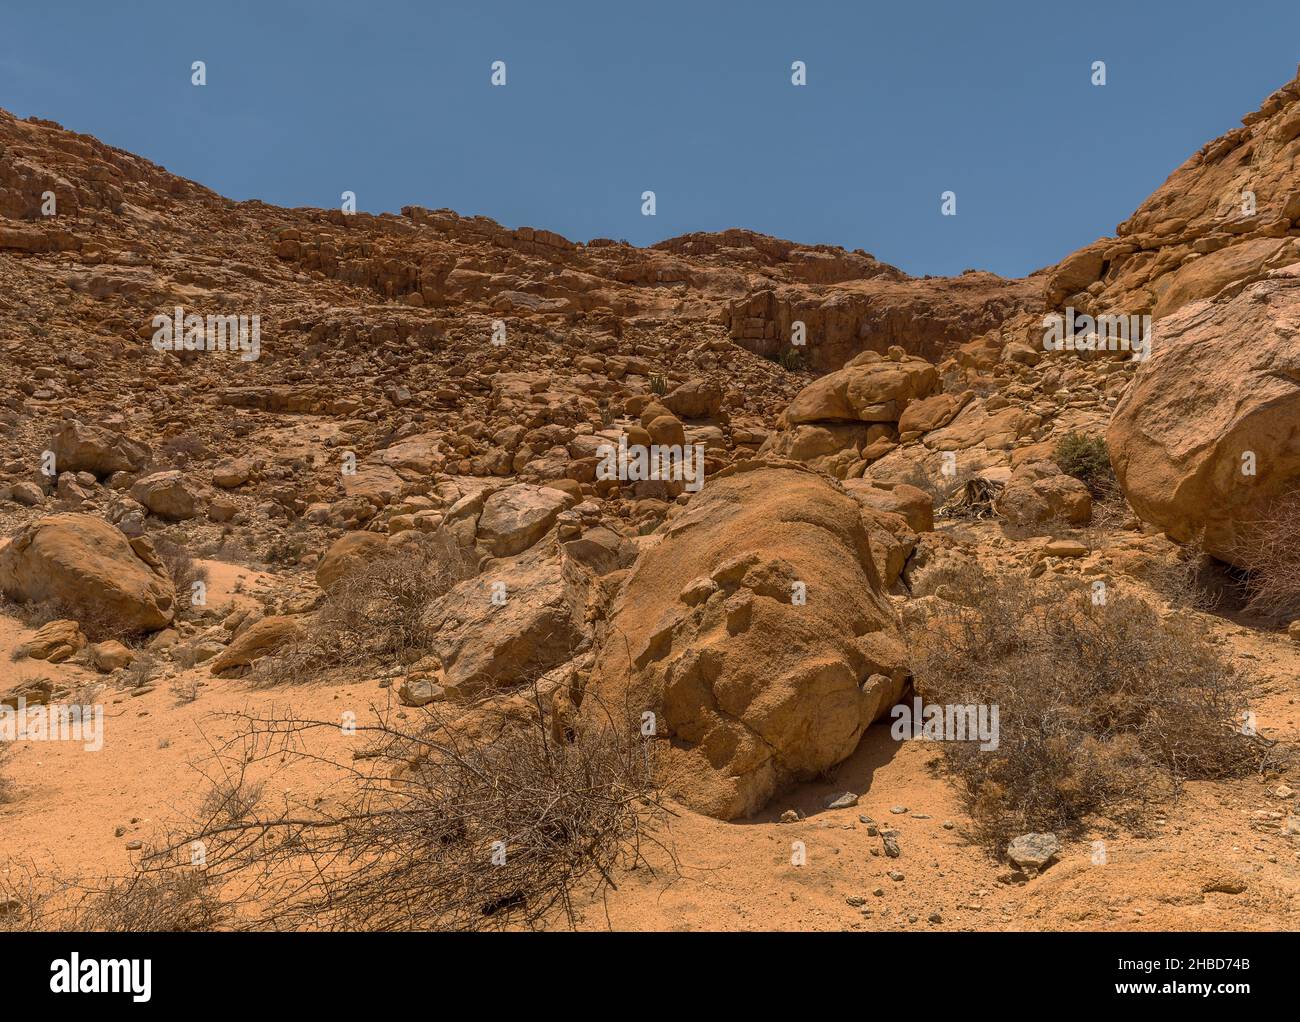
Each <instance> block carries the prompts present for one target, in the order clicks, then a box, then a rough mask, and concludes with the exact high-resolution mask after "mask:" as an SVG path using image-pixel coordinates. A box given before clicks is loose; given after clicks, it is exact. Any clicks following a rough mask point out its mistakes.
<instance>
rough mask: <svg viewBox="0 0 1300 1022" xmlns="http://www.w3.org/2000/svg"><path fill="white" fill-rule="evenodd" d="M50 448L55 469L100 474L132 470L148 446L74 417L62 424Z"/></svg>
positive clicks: (142, 460) (145, 456)
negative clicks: (88, 424) (89, 424)
mask: <svg viewBox="0 0 1300 1022" xmlns="http://www.w3.org/2000/svg"><path fill="white" fill-rule="evenodd" d="M51 450H53V451H54V464H55V467H56V468H57V469H58V471H60V472H93V473H94V474H95V475H97V476H99V477H101V478H102V477H104V476H107V475H111V474H112V473H114V472H135V471H137V470H139V469H140V468H142V467H143V466H144V463H145V462H146V461H147V460H148V458H149V448H148V447H146V446H145V445H144V444H142V443H139V442H137V441H135V440H132V439H131V438H130V437H128V436H123V435H122V434H121V433H114V432H112V431H111V430H108V429H104V428H103V427H101V426H87V425H84V424H83V423H80V422H78V421H76V420H75V419H71V420H69V421H67V422H65V423H64V424H63V427H62V428H61V429H60V430H59V432H58V434H57V435H56V436H55V438H54V443H53V444H52V445H51Z"/></svg>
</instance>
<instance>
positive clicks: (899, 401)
mask: <svg viewBox="0 0 1300 1022" xmlns="http://www.w3.org/2000/svg"><path fill="white" fill-rule="evenodd" d="M937 383H938V374H937V373H936V372H935V368H934V366H933V365H931V364H930V363H929V362H927V361H925V360H924V359H920V358H907V359H904V360H903V361H900V362H894V361H891V360H889V359H886V358H884V357H883V356H881V355H879V354H877V353H876V352H871V351H869V352H864V353H863V354H862V355H859V356H857V357H856V358H854V359H853V360H852V361H850V362H849V363H848V365H846V366H845V367H844V368H843V369H841V370H839V371H838V372H834V373H830V374H828V375H826V376H823V377H822V378H821V379H819V380H816V381H814V382H813V383H810V384H809V385H808V386H807V387H805V388H804V389H803V390H802V391H800V392H799V394H798V395H797V396H796V397H795V399H794V400H793V401H792V402H791V403H790V407H789V408H787V409H786V411H785V418H786V420H787V421H788V422H789V423H791V424H792V425H797V424H799V423H803V422H825V421H841V422H897V421H898V419H899V416H900V415H902V413H903V410H904V409H905V408H906V407H907V404H908V402H910V401H912V400H913V399H915V398H920V397H925V396H927V395H928V394H929V393H930V392H931V391H932V390H933V389H934V387H935V385H936V384H937Z"/></svg>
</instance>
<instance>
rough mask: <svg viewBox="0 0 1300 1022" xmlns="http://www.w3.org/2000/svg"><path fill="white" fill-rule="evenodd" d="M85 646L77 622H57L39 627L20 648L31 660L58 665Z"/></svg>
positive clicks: (84, 640) (84, 639)
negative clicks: (46, 661)
mask: <svg viewBox="0 0 1300 1022" xmlns="http://www.w3.org/2000/svg"><path fill="white" fill-rule="evenodd" d="M85 644H86V637H85V636H84V635H82V634H81V627H80V626H79V625H78V624H77V622H75V621H68V620H59V621H50V622H47V623H46V624H43V625H41V627H40V628H38V629H37V630H36V634H35V635H33V636H32V637H31V638H30V639H28V640H27V641H26V642H24V643H23V644H22V646H21V647H20V648H21V650H22V652H23V653H25V654H26V655H27V656H29V657H31V658H32V659H33V660H48V661H49V662H50V663H52V664H58V663H62V662H63V661H64V660H67V659H69V658H70V657H72V656H73V655H74V654H76V653H77V651H78V650H80V649H81V647H82V646H84V645H85Z"/></svg>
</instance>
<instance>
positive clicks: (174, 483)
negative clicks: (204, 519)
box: [131, 469, 198, 522]
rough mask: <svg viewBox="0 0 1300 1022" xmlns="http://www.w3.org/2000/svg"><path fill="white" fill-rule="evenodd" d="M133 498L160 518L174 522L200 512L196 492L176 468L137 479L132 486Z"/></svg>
mask: <svg viewBox="0 0 1300 1022" xmlns="http://www.w3.org/2000/svg"><path fill="white" fill-rule="evenodd" d="M131 499H132V500H137V501H139V502H140V503H141V504H143V505H144V506H145V507H147V508H148V509H149V510H150V511H152V512H153V513H154V514H156V515H157V516H158V517H159V518H168V519H170V520H172V521H174V522H178V521H183V520H184V519H186V518H193V517H194V516H195V515H197V514H198V511H197V509H196V507H195V498H194V494H193V492H192V491H191V490H190V487H189V485H188V484H187V483H186V481H185V477H184V476H183V475H182V474H181V473H180V472H179V471H177V470H176V469H169V470H167V471H166V472H154V473H151V474H150V475H147V476H145V477H144V478H142V479H137V480H136V481H135V483H134V484H133V485H132V486H131Z"/></svg>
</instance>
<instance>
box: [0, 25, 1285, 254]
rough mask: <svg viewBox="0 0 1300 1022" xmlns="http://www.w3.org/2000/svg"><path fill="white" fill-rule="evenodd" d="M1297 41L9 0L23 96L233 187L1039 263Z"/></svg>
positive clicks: (1209, 128)
mask: <svg viewBox="0 0 1300 1022" xmlns="http://www.w3.org/2000/svg"><path fill="white" fill-rule="evenodd" d="M1297 39H1300V4H1297V3H1296V0H1277V2H1274V0H1259V2H1245V3H1238V4H1223V3H1221V2H1215V3H1208V2H1205V0H1182V2H1166V0H1144V2H1133V0H1127V2H1123V3H1117V2H1111V0H1091V2H1089V3H1086V4H1077V3H1075V4H1066V3H1061V2H1059V0H1034V2H1019V0H1014V2H1012V0H1008V2H997V0H988V2H979V0H962V2H934V3H923V2H906V0H905V2H901V3H900V2H898V0H891V2H888V3H884V2H875V0H868V2H852V0H838V2H823V0H785V2H771V0H749V2H745V3H732V2H718V0H714V2H710V0H693V2H679V0H656V2H655V3H637V4H633V3H628V2H626V0H599V2H596V0H577V2H568V3H561V2H547V0H521V2H516V0H508V2H507V0H456V2H427V0H426V2H424V3H417V2H403V0H368V2H365V3H341V2H337V0H312V2H302V0H288V2H277V0H261V2H242V0H241V2H220V0H213V2H209V3H198V2H194V0H169V2H136V3H132V2H130V0H124V2H120V3H111V4H110V3H104V2H102V0H94V2H71V0H69V2H61V0H47V2H42V3H32V2H31V0H0V106H3V107H5V108H6V109H9V110H10V111H12V112H14V113H16V114H18V115H20V116H32V115H35V116H40V117H47V118H50V119H52V120H56V121H58V122H60V123H61V124H63V125H64V126H65V127H67V128H70V129H72V130H75V131H82V132H87V133H89V134H92V135H95V136H97V137H99V138H101V139H103V140H104V141H106V142H109V143H111V144H113V145H116V146H120V147H121V148H124V149H128V150H131V151H133V152H136V153H139V154H141V155H143V156H146V157H148V158H150V159H152V160H154V161H156V162H158V163H160V164H162V165H163V166H165V167H167V169H169V170H171V171H173V172H175V173H177V174H181V175H183V176H185V177H189V178H193V179H195V180H197V181H199V182H201V183H203V184H205V185H207V186H208V187H210V188H213V189H215V190H217V191H219V192H221V193H222V194H224V195H228V196H230V197H232V198H235V199H251V198H257V199H262V200H264V201H266V202H270V203H275V204H278V205H285V206H337V205H338V203H339V195H340V193H341V192H342V191H344V190H345V189H346V190H352V191H355V192H356V194H357V202H358V206H359V208H360V209H363V210H366V211H370V212H383V211H394V212H395V211H397V210H398V209H400V207H401V206H403V205H407V204H417V205H424V206H429V207H443V206H446V207H451V208H453V209H455V210H457V211H458V212H461V213H464V214H467V215H472V214H483V215H486V216H490V217H492V218H494V219H496V220H499V221H501V222H502V223H504V224H506V225H508V226H512V227H514V226H520V225H530V226H535V227H545V228H548V229H551V230H555V231H558V232H560V233H561V234H564V235H566V236H567V237H570V238H573V239H575V240H587V239H589V238H593V237H612V238H623V239H626V240H628V241H631V242H633V243H635V244H648V243H652V242H655V241H658V240H661V239H663V238H667V237H672V236H673V235H676V234H683V233H686V232H688V231H699V230H721V229H724V228H727V227H747V228H752V229H754V230H757V231H762V232H765V233H768V234H774V235H778V236H781V237H786V238H791V239H794V240H797V241H801V242H808V243H819V242H820V243H828V244H838V245H843V246H845V247H846V248H862V249H865V250H866V251H868V252H871V253H872V254H874V255H875V256H877V257H878V258H881V259H884V260H886V261H888V262H891V263H894V264H895V265H898V266H900V267H902V268H903V269H905V270H907V271H908V272H910V273H914V274H924V273H933V274H952V273H960V272H961V271H962V270H963V269H966V268H970V267H978V268H983V269H991V270H995V271H997V272H999V273H1004V274H1008V275H1015V274H1022V273H1027V272H1029V271H1031V270H1033V269H1036V268H1038V267H1040V266H1043V265H1047V264H1049V263H1053V262H1055V261H1057V260H1058V259H1060V258H1061V257H1062V256H1064V255H1066V254H1067V253H1069V252H1070V251H1072V250H1074V249H1075V248H1078V247H1079V246H1080V245H1083V244H1086V243H1087V242H1089V241H1091V240H1092V239H1094V238H1096V237H1098V236H1100V235H1102V234H1109V233H1111V232H1112V231H1113V230H1114V226H1115V224H1116V223H1118V222H1119V221H1120V220H1122V219H1123V218H1124V217H1126V216H1127V215H1128V214H1129V213H1130V212H1131V211H1132V210H1133V209H1134V208H1135V207H1136V206H1137V205H1138V204H1139V203H1140V202H1141V201H1142V200H1143V199H1144V198H1145V197H1146V196H1147V195H1149V194H1150V193H1151V191H1152V190H1153V189H1155V188H1156V187H1157V186H1158V185H1159V184H1160V183H1161V182H1162V181H1163V180H1164V179H1165V178H1166V177H1167V176H1168V174H1169V173H1170V172H1171V171H1172V170H1173V169H1174V168H1175V167H1176V166H1177V165H1178V164H1180V163H1181V162H1182V161H1183V160H1184V159H1186V157H1187V156H1188V155H1190V154H1191V153H1192V152H1194V151H1195V150H1196V149H1198V148H1199V147H1200V146H1201V145H1202V144H1203V143H1204V142H1206V141H1208V140H1209V139H1211V138H1213V137H1214V136H1216V135H1219V134H1221V133H1222V132H1224V131H1226V130H1228V129H1229V128H1232V127H1234V126H1235V125H1236V124H1237V123H1239V120H1240V118H1241V116H1242V115H1243V114H1245V113H1246V112H1248V111H1250V110H1253V109H1255V108H1256V107H1257V106H1258V104H1259V102H1260V101H1261V100H1262V99H1263V98H1264V97H1265V96H1267V95H1268V94H1269V93H1270V92H1272V91H1273V90H1274V89H1276V88H1277V87H1278V86H1280V85H1282V84H1283V83H1285V82H1287V81H1289V80H1290V79H1291V77H1292V76H1293V75H1294V74H1295V70H1296V62H1297V59H1300V47H1298V46H1297V45H1296V40H1297ZM195 60H203V61H205V62H206V64H207V76H208V84H207V85H206V86H204V87H202V88H198V87H195V86H192V85H191V84H190V74H191V72H190V65H191V63H192V62H193V61H195ZM494 60H504V61H505V62H506V67H507V84H506V86H504V87H493V86H492V85H491V84H490V73H491V71H490V65H491V64H492V62H493V61H494ZM794 60H802V61H804V62H805V63H806V65H807V69H808V70H807V74H808V84H807V85H806V86H804V87H795V86H793V85H791V83H790V74H791V72H790V65H791V62H792V61H794ZM1094 60H1104V61H1105V62H1106V65H1107V84H1106V85H1105V86H1103V87H1096V86H1093V85H1092V84H1091V83H1090V80H1089V79H1090V74H1091V72H1090V66H1091V64H1092V62H1093V61H1094ZM647 189H651V190H653V191H655V193H656V196H657V215H656V216H654V217H646V216H642V215H641V193H642V192H643V191H645V190H647ZM946 190H951V191H954V192H955V193H956V194H957V216H955V217H944V216H941V215H940V212H939V210H940V194H941V193H942V192H944V191H946Z"/></svg>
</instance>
